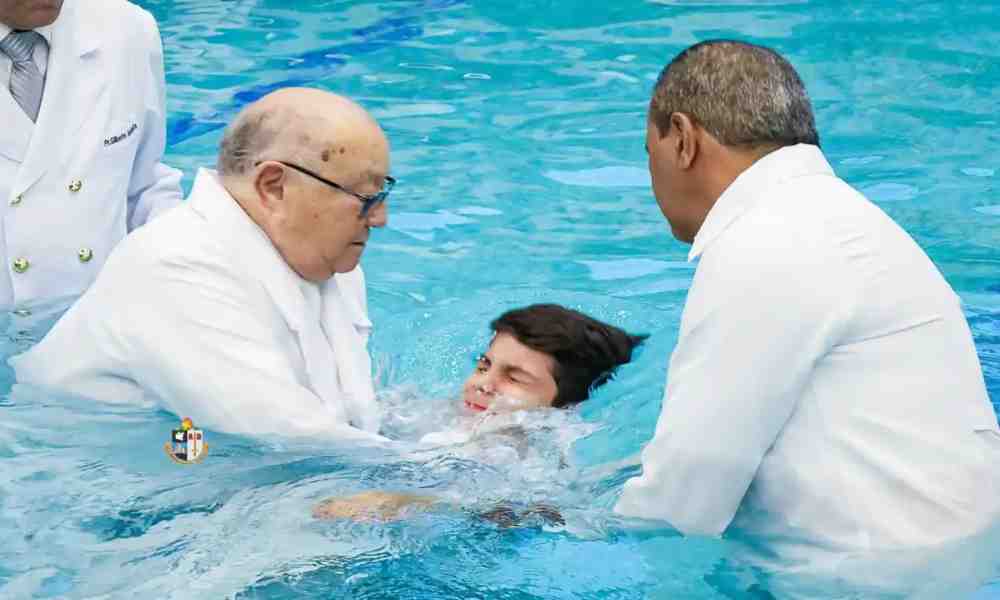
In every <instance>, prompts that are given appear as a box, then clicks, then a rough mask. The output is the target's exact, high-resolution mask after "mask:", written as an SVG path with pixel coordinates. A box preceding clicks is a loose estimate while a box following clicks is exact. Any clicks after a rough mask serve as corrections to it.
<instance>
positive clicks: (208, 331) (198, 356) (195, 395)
mask: <svg viewBox="0 0 1000 600" xmlns="http://www.w3.org/2000/svg"><path fill="white" fill-rule="evenodd" d="M370 330H371V322H370V321H369V320H368V312H367V300H366V294H365V281H364V274H363V272H362V271H361V268H360V267H358V268H356V269H354V270H353V271H351V272H350V273H344V274H338V275H336V276H334V278H332V279H330V280H329V281H327V282H324V283H323V284H314V283H309V282H306V281H304V280H303V279H302V278H301V277H299V276H298V275H297V274H296V273H295V272H294V271H293V270H292V269H291V268H290V267H289V266H288V265H287V264H286V263H285V261H284V259H283V258H282V257H281V254H280V253H279V252H278V251H277V250H276V249H275V248H274V246H273V245H272V244H271V242H270V240H269V239H268V238H267V236H266V235H265V234H264V232H263V231H262V230H261V229H260V228H259V227H258V226H257V225H256V224H255V223H254V222H253V221H252V220H250V218H249V217H248V216H247V214H246V213H245V212H244V211H243V209H242V208H240V206H239V205H238V204H237V203H236V201H235V200H233V199H232V197H231V196H230V195H229V193H228V192H227V191H226V190H225V188H224V187H223V186H222V185H221V183H220V182H219V181H218V179H217V177H216V176H215V174H214V172H212V171H207V170H202V171H200V172H199V174H198V177H197V178H196V180H195V184H194V188H193V190H192V192H191V196H190V197H189V199H188V202H186V203H184V204H182V205H181V206H179V207H176V208H174V209H173V210H171V211H169V212H168V213H167V214H166V215H164V216H163V217H161V218H159V219H157V220H155V221H153V222H152V223H150V224H148V225H146V226H144V227H142V228H141V229H139V230H138V231H136V232H135V233H133V234H132V235H130V236H129V237H128V238H127V239H126V240H125V241H124V242H122V243H121V244H120V245H119V246H118V247H117V248H116V249H115V251H114V252H113V253H112V255H111V257H110V258H109V259H108V262H107V264H106V265H105V267H104V269H103V270H102V271H101V273H100V275H99V276H98V278H97V281H95V283H94V285H93V286H92V287H91V288H90V289H89V290H88V291H87V292H86V293H85V294H84V295H83V296H82V297H81V298H80V300H79V301H78V302H77V303H76V304H75V305H74V306H73V307H72V308H70V310H69V311H67V312H66V314H65V315H64V316H63V317H62V318H61V319H60V320H59V322H58V323H56V325H55V327H53V328H52V330H51V331H50V332H49V334H48V335H46V336H45V338H44V339H43V340H42V341H41V342H39V343H38V344H37V345H36V346H35V347H34V348H32V349H31V350H30V351H28V352H27V353H26V354H23V355H20V356H17V357H14V358H12V359H11V361H10V362H11V365H12V366H13V367H14V369H15V373H16V375H17V381H18V383H19V384H20V383H28V384H33V385H36V386H40V387H45V388H50V389H54V390H57V391H64V392H70V393H73V394H77V395H82V396H86V397H90V398H95V399H97V400H102V401H107V402H134V403H153V404H155V405H157V406H160V407H163V408H164V409H166V410H169V411H171V412H173V413H175V414H176V415H177V416H178V417H190V418H191V419H193V420H194V422H195V424H197V425H198V426H199V427H205V428H209V429H215V430H218V431H227V432H233V433H243V434H252V435H259V436H272V435H275V436H308V437H321V438H326V439H361V440H377V439H379V438H378V436H376V435H374V432H376V431H377V430H378V428H379V424H380V420H379V413H378V407H377V405H376V403H375V395H374V391H373V389H372V380H371V362H370V359H369V356H368V351H367V342H368V336H369V332H370ZM351 425H354V426H353V427H352V426H351Z"/></svg>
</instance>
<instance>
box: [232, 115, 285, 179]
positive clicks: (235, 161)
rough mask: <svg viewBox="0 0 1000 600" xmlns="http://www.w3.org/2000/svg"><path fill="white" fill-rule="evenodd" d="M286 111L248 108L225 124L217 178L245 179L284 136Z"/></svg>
mask: <svg viewBox="0 0 1000 600" xmlns="http://www.w3.org/2000/svg"><path fill="white" fill-rule="evenodd" d="M287 112H288V111H287V110H276V109H274V108H271V109H269V110H262V109H260V108H259V107H250V108H248V109H247V110H245V111H244V112H243V113H242V114H240V115H239V116H237V117H236V120H235V121H233V122H232V123H230V124H229V127H227V128H226V132H225V133H224V134H223V135H222V141H221V142H220V143H219V158H218V162H217V164H216V168H217V169H218V171H219V175H221V176H224V177H225V176H234V175H245V174H246V173H248V172H250V171H251V170H252V169H253V167H254V164H255V163H256V162H257V161H258V160H261V159H262V158H263V157H264V155H265V154H266V152H267V151H268V150H269V149H270V148H271V147H272V146H274V145H275V143H276V142H277V141H278V139H279V138H280V137H282V134H287V133H288V131H287V129H288V127H289V125H290V119H289V116H290V115H288V114H283V113H287Z"/></svg>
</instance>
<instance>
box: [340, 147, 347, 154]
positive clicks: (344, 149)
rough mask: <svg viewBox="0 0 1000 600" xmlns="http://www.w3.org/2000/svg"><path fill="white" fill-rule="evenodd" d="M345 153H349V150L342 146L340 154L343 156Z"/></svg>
mask: <svg viewBox="0 0 1000 600" xmlns="http://www.w3.org/2000/svg"><path fill="white" fill-rule="evenodd" d="M344 152H347V148H345V147H343V146H341V147H340V153H341V154H343V153H344Z"/></svg>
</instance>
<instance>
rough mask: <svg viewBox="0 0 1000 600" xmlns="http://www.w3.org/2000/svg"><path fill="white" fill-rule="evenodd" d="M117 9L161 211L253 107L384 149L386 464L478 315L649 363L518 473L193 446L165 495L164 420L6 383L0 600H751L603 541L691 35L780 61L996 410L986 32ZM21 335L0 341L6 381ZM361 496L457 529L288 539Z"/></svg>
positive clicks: (629, 437)
mask: <svg viewBox="0 0 1000 600" xmlns="http://www.w3.org/2000/svg"><path fill="white" fill-rule="evenodd" d="M140 4H142V5H143V6H145V7H146V8H148V9H149V10H151V11H152V12H153V13H154V14H155V16H156V17H157V19H158V20H159V22H160V26H161V30H162V34H163V42H164V46H165V56H166V67H167V81H168V84H169V108H170V112H171V119H170V124H169V138H170V145H169V148H168V162H171V163H172V164H174V165H176V166H179V167H181V168H183V169H184V170H185V171H186V173H187V178H186V180H185V182H186V184H187V185H189V184H190V181H191V178H192V175H193V173H194V170H195V169H196V168H197V167H198V166H202V165H210V164H212V163H213V160H214V151H215V146H216V144H217V142H218V139H219V136H220V134H221V131H220V127H221V126H222V125H223V124H224V123H225V122H227V121H228V120H229V119H230V118H231V117H232V116H233V115H234V114H235V112H236V111H238V110H239V108H240V107H241V106H242V105H244V104H245V103H246V102H248V101H251V100H253V99H254V98H256V97H259V96H260V95H261V94H264V93H266V92H267V91H269V90H271V89H274V88H276V87H281V86H285V85H311V86H318V87H322V88H325V89H329V90H334V91H337V92H340V93H343V94H346V95H348V96H350V97H352V98H355V99H357V100H359V101H360V102H362V103H363V104H364V105H365V106H366V107H368V108H369V109H370V110H371V111H372V112H373V113H374V114H375V115H376V117H377V118H378V119H379V120H380V122H381V123H382V125H383V127H384V128H385V130H386V132H387V134H388V136H389V138H390V140H391V143H392V145H393V152H392V160H393V168H392V172H393V174H394V175H395V176H396V177H397V178H398V179H399V184H398V186H397V188H396V191H395V192H394V194H393V198H392V201H391V205H390V211H391V212H390V221H389V226H388V227H387V228H386V229H384V230H381V231H378V232H376V233H375V234H374V236H373V243H372V244H370V246H369V248H368V250H367V251H366V254H365V257H364V265H365V268H366V272H367V275H368V281H369V287H370V290H369V301H370V310H371V313H372V317H373V320H374V322H375V324H376V329H375V333H374V336H373V339H372V352H373V355H374V357H375V361H376V363H377V365H378V370H379V382H380V385H381V387H382V390H383V396H384V399H385V401H386V402H387V404H388V405H389V406H390V407H391V409H392V410H391V411H390V413H391V415H392V417H391V418H390V420H389V426H390V428H391V430H392V431H393V432H394V433H396V434H397V436H398V437H400V438H402V439H415V438H416V437H417V436H418V435H419V434H421V433H423V432H425V431H426V430H430V429H433V427H434V426H435V425H437V424H439V423H440V420H441V419H440V417H438V416H437V415H438V414H439V413H440V412H442V411H444V412H445V413H447V411H448V410H449V406H450V403H449V397H450V395H451V394H452V393H453V392H454V390H455V388H456V386H457V385H458V383H459V382H460V381H461V379H462V378H463V377H464V375H465V374H466V372H467V371H468V369H469V368H470V367H471V361H472V357H473V356H474V355H475V353H476V352H477V351H479V350H481V349H482V348H483V346H484V344H485V342H486V341H487V339H488V337H487V333H488V332H487V323H488V321H489V320H490V319H491V318H493V317H495V316H496V315H497V314H499V313H500V312H501V311H502V310H504V309H507V308H510V307H514V306H518V305H523V304H526V303H529V302H534V301H554V302H562V303H565V304H568V305H571V306H573V307H576V308H580V309H582V310H585V311H587V312H589V313H592V314H594V315H595V316H597V317H599V318H603V319H605V320H608V321H611V322H613V323H616V324H618V325H621V326H623V327H625V328H627V329H629V330H632V331H637V332H648V333H650V334H651V338H650V340H649V343H648V345H647V346H646V347H645V348H644V349H643V351H642V353H641V354H640V356H639V358H638V360H637V361H635V362H634V363H633V364H631V365H629V366H628V367H626V368H625V369H623V370H622V372H621V373H620V377H619V379H618V381H616V382H614V383H612V384H610V385H609V386H607V387H606V388H604V389H602V390H601V391H600V392H599V393H598V394H597V395H596V397H595V398H594V399H593V400H591V401H589V402H588V403H587V404H586V405H585V406H584V407H583V409H582V411H581V414H579V415H569V416H560V417H558V418H557V419H556V421H554V422H551V423H546V425H551V426H552V427H551V428H549V429H546V428H537V430H536V431H535V432H534V433H535V434H536V435H537V437H538V438H539V439H538V440H537V448H536V449H535V450H534V453H533V454H530V455H528V456H523V455H518V454H517V452H515V451H513V450H512V449H511V448H509V447H504V446H502V445H501V447H499V449H498V448H493V449H490V450H487V451H484V452H480V453H478V454H477V453H472V454H462V453H446V454H441V453H431V452H424V453H413V452H409V453H402V454H400V453H383V454H379V453H371V452H358V451H356V450H355V449H351V448H340V447H326V448H315V447H296V446H290V445H287V444H281V443H278V442H271V441H267V440H263V441H262V440H251V439H247V438H239V437H233V436H225V435H222V434H218V433H213V432H211V431H209V432H207V437H208V439H209V442H210V445H211V450H210V453H209V456H208V458H207V459H206V460H205V461H204V462H203V463H202V464H200V465H197V466H193V467H179V466H177V465H175V464H173V463H171V462H169V461H168V460H167V459H166V457H165V456H164V455H163V452H162V446H163V443H164V442H165V441H166V439H167V435H168V434H169V430H170V429H171V428H172V427H175V426H176V420H175V419H174V418H173V417H172V416H171V415H167V414H164V413H160V412H155V411H150V410H145V409H137V408H127V407H118V406H104V405H95V404H94V403H92V402H86V401H83V400H80V399H75V398H57V397H48V396H42V395H39V394H37V393H31V392H30V391H28V392H25V393H23V394H13V395H10V394H8V393H7V392H8V391H9V389H10V385H11V380H10V375H9V373H8V374H4V375H3V379H2V386H3V392H4V396H3V398H2V399H0V416H2V419H0V468H2V476H0V539H2V540H3V543H2V544H0V597H3V598H29V597H51V598H62V597H74V598H90V597H100V598H105V597H111V598H118V597H140V598H173V597H176V598H194V597H197V598H222V597H234V598H241V599H258V598H259V599H265V598H266V599H277V598H302V597H305V598H373V599H374V598H421V599H422V598H507V599H512V600H513V599H517V600H521V599H524V600H527V599H533V598H567V599H569V598H622V599H625V598H742V597H751V598H752V597H766V595H764V594H765V593H766V592H765V591H764V590H766V589H768V587H769V585H770V584H769V582H768V579H767V577H766V576H765V575H763V574H761V573H757V572H753V571H750V570H747V569H743V568H741V567H739V566H736V564H735V563H734V561H732V560H730V558H731V552H732V549H731V547H730V542H729V541H726V540H711V539H708V540H706V539H685V538H681V537H679V536H677V535H676V534H674V533H673V532H671V531H670V530H668V529H648V528H646V529H636V528H631V527H625V526H623V524H621V523H618V522H617V521H616V520H615V519H613V518H612V517H611V516H610V514H609V513H610V508H611V506H613V504H614V501H615V498H616V496H617V493H618V491H619V490H620V488H621V484H622V482H623V481H624V479H626V478H627V477H628V476H630V475H632V474H634V473H635V468H634V467H633V466H630V465H632V464H633V463H634V455H635V453H636V452H637V451H638V450H639V449H640V448H641V446H642V444H643V443H644V442H645V441H646V440H647V439H648V438H649V437H650V435H651V434H652V431H653V427H654V425H655V420H656V416H657V414H658V412H659V405H660V399H661V393H662V388H663V381H664V377H665V373H666V365H667V359H668V356H669V353H670V350H671V348H672V347H673V344H674V342H675V341H676V335H677V328H678V321H679V316H680V310H681V307H682V305H683V301H684V296H685V292H686V290H687V287H688V285H689V282H690V278H691V275H692V273H693V267H692V266H691V265H689V264H688V263H686V262H685V257H686V252H687V248H686V246H683V245H682V244H680V243H678V242H676V241H674V240H673V239H672V238H671V237H670V235H669V230H668V228H667V227H666V224H665V222H664V221H663V218H662V217H661V216H660V214H659V211H658V209H657V208H656V205H655V203H654V201H653V199H652V197H651V194H650V191H649V186H648V176H647V175H646V171H645V160H646V157H645V154H644V152H643V141H644V140H643V135H644V116H645V105H646V102H647V100H648V96H649V93H650V88H651V85H652V83H653V80H654V79H655V77H656V75H657V73H658V72H659V70H660V68H661V67H662V66H663V65H664V64H665V62H666V61H668V60H669V59H670V58H671V57H672V56H673V55H674V54H676V52H678V51H679V50H681V49H682V48H683V47H685V46H687V45H689V44H690V43H693V42H695V41H698V40H702V39H707V38H712V37H738V38H742V39H747V40H751V41H756V42H759V43H763V44H767V45H770V46H773V47H775V48H777V49H778V50H779V51H781V52H782V53H784V54H785V55H786V56H787V57H788V58H789V59H790V60H791V61H792V62H793V63H794V65H795V66H796V67H797V69H798V70H799V72H800V73H801V75H802V77H803V79H804V80H805V83H806V85H807V87H808V89H809V91H810V93H811V95H812V99H813V102H814V104H815V108H816V113H817V121H818V126H819V130H820V132H821V136H822V139H823V147H824V150H825V151H826V153H827V155H828V157H829V158H830V161H831V163H832V164H833V166H834V167H835V169H836V170H837V171H838V172H839V174H840V175H841V176H843V177H844V178H845V179H847V180H848V181H849V182H851V183H852V184H853V185H855V186H856V187H858V188H860V189H861V190H863V191H865V192H866V193H867V194H868V196H869V197H870V198H871V199H872V200H873V201H875V202H876V203H878V204H879V205H880V206H881V207H883V208H884V209H885V210H886V211H887V212H888V213H889V214H890V215H892V216H893V217H894V218H895V219H897V220H898V221H899V222H900V223H901V224H902V225H903V226H904V227H905V228H906V229H907V230H909V231H910V232H911V233H912V234H913V236H914V237H915V238H916V239H917V240H918V241H919V242H920V244H921V245H922V246H923V247H924V248H925V249H926V250H927V252H928V253H929V254H930V255H931V257H932V258H933V259H934V260H935V262H936V263H937V264H938V265H939V267H940V268H941V270H942V271H943V273H944V274H945V276H946V277H947V279H948V280H949V281H950V282H951V284H952V285H953V286H954V287H955V288H956V290H957V291H958V292H959V293H960V294H961V296H962V297H963V299H964V301H965V303H966V307H967V312H968V315H969V319H970V323H971V326H972V329H973V332H974V335H975V337H976V343H977V347H978V349H979V354H980V357H981V359H982V363H983V368H984V372H985V375H986V382H987V386H988V388H989V391H990V394H991V398H992V399H993V400H994V402H998V401H1000V277H998V273H1000V250H998V246H1000V192H998V189H1000V159H998V158H997V156H998V155H1000V133H998V132H1000V116H998V115H997V109H996V107H997V106H998V105H1000V12H998V11H997V10H996V8H995V7H994V6H992V5H991V4H990V3H980V2H968V1H958V2H921V3H909V2H870V3H863V4H860V5H858V6H854V4H855V3H843V2H839V1H817V2H810V1H807V0H800V1H795V0H789V1H781V0H767V1H759V2H740V1H736V0H718V1H715V2H712V1H707V0H706V1H698V2H695V1H691V2H686V1H682V0H676V1H669V0H650V1H640V0H621V1H615V2H589V1H587V2H585V1H583V0H563V1H561V2H554V1H551V0H521V1H518V2H502V1H494V2H490V1H486V0H479V1H459V0H398V1H395V2H374V1H349V2H345V1H337V2H332V1H309V2H305V1H303V2H295V3H291V2H287V1H283V0H282V1H279V0H227V1H224V0H145V1H143V2H140ZM849 4H850V5H849ZM293 5H294V8H291V6H293ZM47 326H48V322H47V321H40V322H37V323H33V324H25V323H24V322H22V321H18V320H17V319H16V318H14V317H4V320H3V327H4V329H3V330H4V331H7V332H8V337H7V338H5V339H4V340H3V344H2V348H3V354H4V356H6V355H9V354H11V353H14V352H16V351H18V350H19V349H23V348H25V347H27V346H28V345H30V344H31V343H32V342H33V341H34V340H37V339H38V338H39V337H40V336H41V335H42V334H43V333H44V331H45V328H46V327H47ZM559 419H565V420H559ZM552 430H555V431H556V432H559V433H558V434H553V433H552ZM578 433H579V434H580V435H578V436H577V437H579V439H578V440H577V441H576V443H575V444H570V443H569V441H568V440H567V437H570V438H572V437H573V436H574V435H576V434H578ZM562 434H566V435H562ZM706 435H711V432H706ZM561 463H568V466H567V465H566V464H561ZM998 468H1000V465H998ZM378 488H383V489H392V490H398V491H410V492H421V493H431V494H435V495H438V496H440V497H442V498H444V499H446V500H448V501H449V502H450V503H451V504H452V505H454V507H455V508H454V509H451V510H441V511H435V512H432V513H429V514H425V515H420V516H418V517H415V518H414V519H412V520H409V521H406V522H403V523H391V524H386V525H373V524H345V523H323V522H318V521H315V520H313V519H312V518H311V516H310V514H309V512H310V508H311V507H312V506H313V505H314V504H315V503H316V502H317V501H319V500H321V499H323V498H325V497H328V496H333V495H338V494H347V493H351V492H355V491H361V490H365V489H378ZM500 500H508V501H511V502H513V503H514V504H515V505H518V506H521V505H526V504H528V503H531V502H549V503H552V504H555V505H558V506H559V507H560V508H561V510H562V511H563V512H564V515H565V517H566V525H565V526H562V527H559V526H551V525H545V524H541V523H539V524H535V525H533V526H530V527H522V528H514V529H504V528H499V527H496V526H495V525H493V524H492V523H489V522H483V521H481V520H478V519H475V518H472V517H471V516H470V513H471V512H475V511H476V510H477V509H479V508H482V507H488V506H491V505H493V504H495V502H497V501H500ZM995 553H996V554H998V555H1000V546H997V547H996V548H995ZM990 578H995V575H991V577H990ZM998 589H1000V588H994V587H990V586H987V587H984V588H983V589H982V590H981V591H980V592H979V594H978V597H984V598H985V597H1000V592H997V593H995V594H994V592H996V591H997V590H998ZM829 594H830V596H831V597H833V596H836V597H849V596H847V595H842V594H841V592H840V591H833V590H832V589H831V590H830V591H829ZM821 595H822V594H821Z"/></svg>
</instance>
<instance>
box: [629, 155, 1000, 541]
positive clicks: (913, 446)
mask: <svg viewBox="0 0 1000 600" xmlns="http://www.w3.org/2000/svg"><path fill="white" fill-rule="evenodd" d="M698 257H700V261H699V263H698V266H697V270H696V272H695V276H694V281H693V282H692V285H691V289H690V291H689V293H688V298H687V303H686V305H685V307H684V313H683V316H682V318H681V326H680V334H679V339H678V343H677V346H676V348H675V350H674V352H673V356H672V358H671V362H670V369H669V373H668V377H667V388H666V393H665V396H664V399H663V408H662V412H661V414H660V418H659V421H658V423H657V427H656V432H655V435H654V437H653V439H652V441H650V442H649V444H648V445H647V446H646V447H645V449H644V451H643V453H642V465H643V472H642V475H641V476H639V477H636V478H634V479H631V480H630V481H628V482H626V484H625V486H624V490H623V492H622V495H621V498H620V500H619V503H618V505H617V507H616V511H617V512H619V513H621V514H625V515H631V516H638V517H646V518H651V519H661V520H666V521H667V522H669V523H670V524H672V525H673V526H674V527H676V528H677V529H678V530H680V531H681V532H683V533H686V534H705V535H717V534H720V533H722V532H723V531H724V530H726V529H727V528H728V527H729V526H730V524H731V523H734V517H736V522H735V523H734V524H735V525H737V526H739V527H740V528H741V529H745V530H746V531H748V532H750V533H752V534H754V535H756V536H758V539H760V540H763V541H764V542H765V543H768V542H769V543H770V544H771V550H776V551H778V552H779V553H784V555H785V556H787V557H796V558H801V559H803V560H809V558H808V556H810V552H812V551H813V550H816V549H817V548H825V549H830V550H850V551H858V550H876V549H887V548H912V547H917V546H930V545H934V544H937V543H940V542H944V541H947V540H952V539H956V538H960V537H962V536H965V535H969V534H972V533H975V532H978V531H981V530H983V529H984V528H985V527H986V526H987V525H988V524H989V523H990V522H993V521H994V519H995V516H996V513H997V510H998V507H1000V486H998V475H997V471H998V469H997V465H998V464H1000V434H998V430H997V419H996V416H995V414H994V412H993V408H992V406H991V405H990V401H989V399H988V397H987V394H986V389H985V385H984V382H983V375H982V371H981V368H980V364H979V360H978V357H977V355H976V350H975V347H974V345H973V341H972V336H971V333H970V331H969V328H968V325H967V323H966V320H965V317H964V315H963V313H962V310H961V307H960V300H959V298H958V297H957V295H956V294H955V293H954V292H953V291H952V289H951V288H950V287H949V285H948V284H947V282H945V280H944V278H943V277H942V276H941V274H940V273H939V272H938V270H937V269H936V268H935V266H934V264H933V263H932V262H931V261H930V259H929V258H928V257H927V256H926V255H925V254H924V252H923V251H922V250H921V249H920V248H919V246H917V244H916V243H915V242H914V241H913V240H912V239H911V238H910V237H909V236H908V235H907V234H906V233H905V232H904V231H903V230H902V229H901V228H900V227H899V226H897V225H896V223H894V222H893V221H892V220H891V219H890V218H889V217H888V216H886V215H885V214H884V213H883V212H882V211H881V210H880V209H879V208H878V207H876V206H875V205H873V204H871V203H870V202H868V201H867V200H866V199H865V198H864V197H863V196H861V194H859V193H858V192H856V191H855V190H853V189H852V188H851V187H849V186H848V185H847V184H846V183H844V182H843V181H842V180H840V179H839V178H837V177H836V175H834V173H833V171H832V169H831V168H830V165H829V164H828V163H827V161H826V160H825V158H824V157H823V154H822V153H821V152H820V150H819V149H818V148H817V147H815V146H810V145H798V146H793V147H787V148H783V149H780V150H778V151H775V152H773V153H771V154H769V155H767V156H766V157H764V158H763V159H761V160H760V161H758V162H757V163H756V164H754V165H753V166H752V167H751V168H749V169H748V170H747V171H745V172H744V173H743V174H741V175H740V176H739V177H738V178H737V179H736V180H735V181H734V182H733V184H732V185H731V186H730V187H729V188H728V189H727V190H726V191H725V193H724V194H723V195H722V196H721V197H720V198H719V200H718V201H717V203H716V204H715V206H714V207H713V208H712V210H711V212H710V213H709V214H708V217H707V219H706V220H705V223H704V224H703V226H702V227H701V230H700V231H699V232H698V234H697V236H696V238H695V240H694V244H693V246H692V248H691V253H690V259H691V260H693V259H695V258H698Z"/></svg>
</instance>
